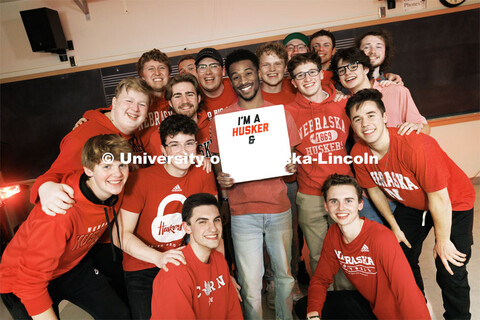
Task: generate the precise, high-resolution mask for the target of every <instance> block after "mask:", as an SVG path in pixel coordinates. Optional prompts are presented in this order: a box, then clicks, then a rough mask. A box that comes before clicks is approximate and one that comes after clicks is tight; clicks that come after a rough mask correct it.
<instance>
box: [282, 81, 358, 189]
mask: <svg viewBox="0 0 480 320" xmlns="http://www.w3.org/2000/svg"><path fill="white" fill-rule="evenodd" d="M322 89H323V90H325V92H326V93H327V94H328V97H327V98H326V99H325V100H324V101H322V102H321V103H316V102H313V101H310V100H308V99H307V98H305V97H304V96H303V95H302V94H301V93H300V92H298V93H297V96H296V97H295V101H293V102H292V103H290V104H288V105H287V106H286V107H285V109H287V110H288V111H289V112H290V114H291V115H292V116H293V118H294V119H295V123H296V124H297V128H298V133H299V135H300V138H301V139H302V142H301V143H300V144H299V145H297V146H296V147H295V153H296V155H297V156H301V159H304V158H305V157H306V156H309V157H310V158H311V159H312V163H311V164H308V163H305V162H302V163H301V164H299V166H298V175H297V181H298V191H299V192H301V193H305V194H310V195H321V192H320V189H321V188H322V184H323V183H324V182H325V180H326V179H327V177H328V176H329V175H331V174H333V173H338V174H345V175H350V176H353V173H352V171H351V169H350V166H349V165H348V164H325V163H319V161H327V160H328V156H329V154H331V155H332V156H346V155H347V150H346V149H345V142H346V141H347V138H348V132H349V129H350V120H349V119H348V117H347V114H346V113H345V104H346V102H347V100H346V99H344V100H342V101H339V102H334V101H333V98H334V97H335V88H334V87H333V85H332V84H330V86H323V87H322Z"/></svg>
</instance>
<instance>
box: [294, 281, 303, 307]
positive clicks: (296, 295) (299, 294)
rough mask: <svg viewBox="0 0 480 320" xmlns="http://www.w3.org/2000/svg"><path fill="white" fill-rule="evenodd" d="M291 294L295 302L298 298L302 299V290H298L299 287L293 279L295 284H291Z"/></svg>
mask: <svg viewBox="0 0 480 320" xmlns="http://www.w3.org/2000/svg"><path fill="white" fill-rule="evenodd" d="M292 296H293V302H294V303H296V302H297V301H298V300H300V299H302V298H303V296H304V294H303V292H302V290H300V287H299V286H298V282H297V281H296V280H295V284H294V285H293V289H292Z"/></svg>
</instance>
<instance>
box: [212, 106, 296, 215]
mask: <svg viewBox="0 0 480 320" xmlns="http://www.w3.org/2000/svg"><path fill="white" fill-rule="evenodd" d="M268 106H272V104H271V103H270V102H267V101H265V102H264V103H263V104H262V106H261V107H260V108H264V107H268ZM244 110H245V109H243V108H241V107H240V106H239V105H238V103H235V104H233V105H231V106H229V107H228V108H226V109H225V110H223V111H222V114H224V113H232V112H237V111H244ZM285 119H286V121H287V130H288V137H289V140H290V146H291V147H293V146H296V145H297V144H299V143H300V138H299V136H298V132H297V126H296V125H295V121H294V120H293V118H292V116H291V115H290V113H289V112H288V111H286V110H285ZM210 150H211V151H212V152H214V153H219V148H218V139H217V130H216V127H215V118H213V119H212V144H211V146H210ZM220 157H221V155H220ZM227 193H228V199H229V205H230V212H231V214H232V215H242V214H249V213H281V212H285V211H287V210H288V209H289V208H290V201H289V200H288V197H287V187H286V185H285V182H284V181H283V179H282V177H278V178H271V179H264V180H256V181H249V182H242V183H237V184H234V185H233V186H232V187H231V188H228V189H227Z"/></svg>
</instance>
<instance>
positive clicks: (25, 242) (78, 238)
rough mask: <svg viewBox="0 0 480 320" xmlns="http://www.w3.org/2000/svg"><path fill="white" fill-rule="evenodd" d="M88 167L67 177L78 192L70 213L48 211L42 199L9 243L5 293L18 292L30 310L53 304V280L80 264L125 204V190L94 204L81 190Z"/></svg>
mask: <svg viewBox="0 0 480 320" xmlns="http://www.w3.org/2000/svg"><path fill="white" fill-rule="evenodd" d="M82 173H83V172H82V171H74V172H70V173H68V174H66V175H65V176H64V178H63V180H62V183H65V184H67V185H69V186H71V187H72V188H73V189H74V192H75V197H74V199H75V204H74V205H73V207H72V208H70V209H68V210H67V214H58V215H56V216H54V217H52V216H49V215H47V214H45V212H43V211H42V207H41V205H40V204H38V205H36V206H35V208H33V210H32V212H30V215H29V216H28V218H27V220H25V222H23V223H22V225H21V226H20V228H19V229H18V231H17V233H16V234H15V236H14V237H13V239H12V241H11V242H10V244H9V245H8V246H7V248H6V249H5V252H4V253H3V256H2V262H1V263H0V293H10V292H12V293H14V294H15V295H16V296H17V297H19V298H20V299H21V301H22V303H23V304H24V305H25V308H26V309H27V311H28V314H29V315H37V314H39V313H42V312H44V311H45V310H47V309H48V308H50V307H51V306H52V300H51V298H50V296H49V294H48V290H47V286H48V284H49V282H50V281H51V280H53V279H56V278H58V277H59V276H61V275H63V274H64V273H66V272H68V271H69V270H71V269H72V268H73V267H75V266H76V265H77V264H78V263H79V262H80V260H82V258H83V257H84V256H85V255H86V254H87V252H88V250H90V248H91V247H92V246H93V245H94V244H95V243H96V242H97V240H98V239H99V237H100V236H101V235H102V233H103V232H104V231H105V229H106V228H107V221H106V217H105V211H106V212H107V214H108V219H109V220H110V221H111V220H112V219H113V209H115V211H117V210H118V209H119V208H120V204H121V198H122V196H123V195H122V194H120V195H119V199H118V201H117V203H116V204H115V206H114V207H108V206H106V205H99V204H94V203H92V202H91V201H89V200H87V198H86V197H85V196H84V195H83V193H82V191H81V190H80V177H81V175H82Z"/></svg>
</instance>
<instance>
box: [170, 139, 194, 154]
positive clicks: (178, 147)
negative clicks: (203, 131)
mask: <svg viewBox="0 0 480 320" xmlns="http://www.w3.org/2000/svg"><path fill="white" fill-rule="evenodd" d="M182 146H183V148H184V149H185V151H188V152H190V151H193V150H195V147H196V146H197V141H193V140H191V141H187V142H185V144H183V145H182V144H181V143H178V142H172V143H169V144H166V145H165V147H169V148H170V149H171V150H172V152H174V153H177V152H180V151H182Z"/></svg>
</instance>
